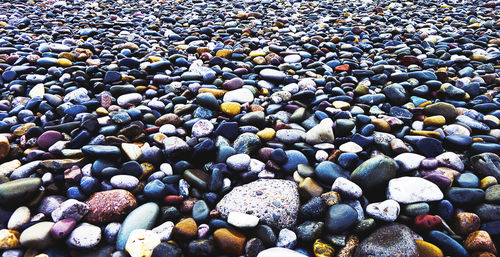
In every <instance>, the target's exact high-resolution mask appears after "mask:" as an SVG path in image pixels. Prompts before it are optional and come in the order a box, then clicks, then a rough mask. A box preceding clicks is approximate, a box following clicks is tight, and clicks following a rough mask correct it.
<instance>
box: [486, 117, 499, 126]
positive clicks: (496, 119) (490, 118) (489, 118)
mask: <svg viewBox="0 0 500 257" xmlns="http://www.w3.org/2000/svg"><path fill="white" fill-rule="evenodd" d="M483 120H489V121H492V122H494V123H495V124H497V125H498V124H500V119H498V118H497V117H496V116H493V115H484V118H483Z"/></svg>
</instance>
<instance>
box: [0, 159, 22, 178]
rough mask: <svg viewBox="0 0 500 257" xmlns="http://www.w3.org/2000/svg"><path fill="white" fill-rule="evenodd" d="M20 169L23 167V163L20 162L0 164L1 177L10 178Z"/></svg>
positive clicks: (13, 161)
mask: <svg viewBox="0 0 500 257" xmlns="http://www.w3.org/2000/svg"><path fill="white" fill-rule="evenodd" d="M19 167H21V162H20V161H19V160H12V161H8V162H4V163H2V164H0V176H5V177H8V176H10V174H12V172H13V171H14V170H16V169H17V168H19Z"/></svg>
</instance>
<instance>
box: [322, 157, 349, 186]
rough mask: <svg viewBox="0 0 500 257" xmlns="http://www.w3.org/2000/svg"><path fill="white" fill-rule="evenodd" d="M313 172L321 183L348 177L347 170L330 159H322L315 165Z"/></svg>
mask: <svg viewBox="0 0 500 257" xmlns="http://www.w3.org/2000/svg"><path fill="white" fill-rule="evenodd" d="M314 174H315V175H316V177H318V180H319V181H320V182H321V183H324V184H326V185H331V184H333V183H334V182H335V180H336V179H338V178H348V176H349V172H348V171H346V170H344V168H342V167H341V166H339V165H338V164H336V163H334V162H331V161H323V162H320V163H319V164H318V166H316V168H315V169H314Z"/></svg>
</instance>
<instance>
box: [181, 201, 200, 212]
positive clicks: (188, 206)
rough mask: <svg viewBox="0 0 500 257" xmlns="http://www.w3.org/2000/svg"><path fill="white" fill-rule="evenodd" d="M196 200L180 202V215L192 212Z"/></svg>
mask: <svg viewBox="0 0 500 257" xmlns="http://www.w3.org/2000/svg"><path fill="white" fill-rule="evenodd" d="M197 201H198V200H197V199H194V198H193V199H187V200H185V201H184V202H182V204H181V207H180V208H179V209H180V211H181V212H182V213H191V212H192V211H193V206H194V204H195V203H196V202H197Z"/></svg>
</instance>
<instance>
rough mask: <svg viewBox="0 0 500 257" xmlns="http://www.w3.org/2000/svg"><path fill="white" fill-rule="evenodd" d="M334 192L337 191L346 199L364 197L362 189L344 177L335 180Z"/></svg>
mask: <svg viewBox="0 0 500 257" xmlns="http://www.w3.org/2000/svg"><path fill="white" fill-rule="evenodd" d="M332 191H336V192H338V193H340V194H341V195H342V196H343V197H346V198H359V197H361V196H362V195H363V190H362V189H361V187H359V186H358V185H356V184H355V183H354V182H352V181H350V180H348V179H346V178H343V177H339V178H337V179H335V182H333V185H332Z"/></svg>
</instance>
